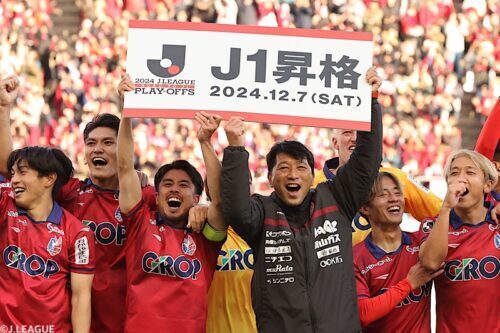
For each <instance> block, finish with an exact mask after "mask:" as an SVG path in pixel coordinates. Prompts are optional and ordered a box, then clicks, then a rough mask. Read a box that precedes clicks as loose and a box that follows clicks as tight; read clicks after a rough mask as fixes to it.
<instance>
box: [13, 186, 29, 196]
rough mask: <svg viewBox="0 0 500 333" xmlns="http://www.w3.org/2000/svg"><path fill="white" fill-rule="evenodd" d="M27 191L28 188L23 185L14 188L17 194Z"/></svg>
mask: <svg viewBox="0 0 500 333" xmlns="http://www.w3.org/2000/svg"><path fill="white" fill-rule="evenodd" d="M25 191H26V189H24V188H22V187H15V188H14V193H15V195H16V196H18V195H20V194H21V193H24V192H25Z"/></svg>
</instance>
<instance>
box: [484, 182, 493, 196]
mask: <svg viewBox="0 0 500 333" xmlns="http://www.w3.org/2000/svg"><path fill="white" fill-rule="evenodd" d="M492 189H493V181H492V180H491V179H488V180H486V182H485V184H484V185H483V193H490V192H491V190H492Z"/></svg>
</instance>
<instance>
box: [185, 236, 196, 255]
mask: <svg viewBox="0 0 500 333" xmlns="http://www.w3.org/2000/svg"><path fill="white" fill-rule="evenodd" d="M182 252H184V254H186V255H188V256H192V255H193V254H194V253H195V252H196V243H195V242H194V239H193V237H191V235H186V237H184V240H183V241H182Z"/></svg>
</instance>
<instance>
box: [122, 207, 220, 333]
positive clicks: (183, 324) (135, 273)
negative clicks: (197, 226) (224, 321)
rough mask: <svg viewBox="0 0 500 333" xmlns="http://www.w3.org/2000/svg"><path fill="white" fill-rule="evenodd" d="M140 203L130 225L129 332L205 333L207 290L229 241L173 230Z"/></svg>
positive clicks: (129, 218)
mask: <svg viewBox="0 0 500 333" xmlns="http://www.w3.org/2000/svg"><path fill="white" fill-rule="evenodd" d="M159 217H160V216H159V215H157V214H156V213H155V211H152V210H150V208H148V207H147V205H146V204H145V203H144V201H142V200H141V202H139V203H138V204H137V206H136V207H135V208H134V209H132V210H131V212H130V213H129V214H127V215H125V214H123V220H124V221H125V224H126V225H127V234H128V240H127V246H126V260H127V282H128V290H127V316H126V317H127V319H126V323H125V332H129V333H136V332H166V331H168V332H183V333H190V332H192V333H202V332H205V322H206V319H207V302H208V289H209V287H210V283H211V282H212V278H213V275H214V272H215V269H216V266H217V257H218V255H219V250H220V248H221V247H222V244H223V243H224V242H211V241H208V240H207V239H206V238H205V237H204V236H203V235H202V234H196V233H188V232H187V231H186V230H185V229H177V228H173V227H170V226H168V225H167V224H166V223H165V222H164V221H163V220H162V219H161V218H159Z"/></svg>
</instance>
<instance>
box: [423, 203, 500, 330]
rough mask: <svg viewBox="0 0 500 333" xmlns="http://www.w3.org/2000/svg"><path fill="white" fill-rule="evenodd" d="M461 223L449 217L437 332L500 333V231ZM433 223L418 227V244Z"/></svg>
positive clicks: (486, 223)
mask: <svg viewBox="0 0 500 333" xmlns="http://www.w3.org/2000/svg"><path fill="white" fill-rule="evenodd" d="M492 207H493V204H490V209H489V210H488V214H487V216H486V218H485V220H484V221H483V222H481V223H479V224H476V225H472V224H466V223H464V222H463V221H462V220H461V219H460V217H458V216H457V215H456V214H455V212H454V211H452V212H451V214H450V228H449V232H448V255H447V257H446V259H445V266H444V274H442V275H441V276H439V277H437V278H436V279H435V280H434V281H435V283H436V297H437V300H436V304H437V311H436V313H437V323H436V327H437V332H438V333H462V332H463V333H469V332H478V333H479V332H481V333H482V332H492V333H493V332H500V229H499V227H498V225H496V224H495V223H494V222H493V221H492V220H491V215H490V212H491V208H492ZM434 222H435V219H429V220H426V221H424V223H422V230H421V235H420V237H421V238H422V242H423V241H424V240H425V239H426V238H427V237H428V235H429V232H430V230H431V229H432V226H433V224H434Z"/></svg>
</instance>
